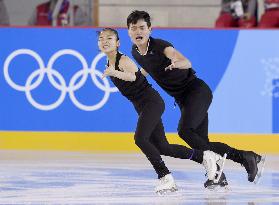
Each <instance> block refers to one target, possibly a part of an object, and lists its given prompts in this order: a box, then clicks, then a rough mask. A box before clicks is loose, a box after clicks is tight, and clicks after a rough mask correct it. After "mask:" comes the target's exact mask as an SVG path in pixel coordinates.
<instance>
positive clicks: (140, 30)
mask: <svg viewBox="0 0 279 205" xmlns="http://www.w3.org/2000/svg"><path fill="white" fill-rule="evenodd" d="M128 33H129V36H130V38H131V40H132V42H133V43H134V44H136V45H137V46H142V45H145V44H147V42H148V39H149V36H150V33H151V27H148V26H147V23H146V22H145V21H144V20H143V19H140V20H138V22H137V23H136V24H130V25H129V30H128Z"/></svg>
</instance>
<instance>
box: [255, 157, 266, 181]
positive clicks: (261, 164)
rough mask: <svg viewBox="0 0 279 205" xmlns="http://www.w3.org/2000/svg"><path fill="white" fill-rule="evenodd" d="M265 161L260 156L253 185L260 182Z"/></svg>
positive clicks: (264, 158)
mask: <svg viewBox="0 0 279 205" xmlns="http://www.w3.org/2000/svg"><path fill="white" fill-rule="evenodd" d="M265 161H266V156H262V159H261V161H260V162H259V163H258V165H259V167H258V169H259V170H258V173H257V175H256V177H255V180H254V184H257V183H259V181H260V178H261V176H262V174H263V171H264V166H265Z"/></svg>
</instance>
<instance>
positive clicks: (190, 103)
mask: <svg viewBox="0 0 279 205" xmlns="http://www.w3.org/2000/svg"><path fill="white" fill-rule="evenodd" d="M212 98H213V96H212V91H211V90H210V88H209V87H208V85H207V84H206V83H205V82H204V81H202V80H201V79H199V78H197V79H194V80H193V81H191V82H190V84H189V86H188V87H187V89H186V90H185V93H184V95H183V98H179V99H176V102H177V104H178V105H179V108H180V111H181V117H180V121H179V125H178V135H179V136H180V137H181V138H182V139H183V140H184V141H185V142H186V143H187V144H188V145H189V146H190V147H192V148H195V149H200V150H211V151H213V152H215V153H218V154H220V155H224V154H225V153H227V155H228V156H227V157H228V159H231V160H233V161H235V162H238V163H241V162H242V159H241V157H240V156H239V154H240V152H241V151H240V150H236V149H234V148H232V147H230V146H228V145H227V144H224V143H221V142H210V141H209V139H208V109H209V106H210V104H211V102H212Z"/></svg>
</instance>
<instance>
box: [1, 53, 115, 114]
mask: <svg viewBox="0 0 279 205" xmlns="http://www.w3.org/2000/svg"><path fill="white" fill-rule="evenodd" d="M18 55H30V56H32V57H33V58H34V59H35V60H36V61H37V63H38V64H39V68H38V69H37V70H35V71H33V72H32V73H31V74H30V75H29V77H28V78H27V80H26V83H25V85H18V84H16V83H15V82H14V81H13V80H12V79H11V77H10V74H9V65H10V63H11V61H12V60H14V58H15V57H16V56H18ZM63 55H72V56H74V57H76V58H77V59H78V60H79V61H80V62H81V64H82V69H81V70H79V71H77V72H76V73H75V74H74V75H73V76H72V78H71V79H70V82H69V85H67V84H66V81H65V79H64V78H63V76H62V75H61V74H60V73H59V72H58V71H57V70H54V69H53V68H52V66H53V64H54V62H55V61H56V60H57V59H58V58H59V57H61V56H63ZM104 56H105V54H104V53H99V54H98V55H97V56H96V57H95V58H94V59H93V61H92V63H91V66H90V68H89V66H88V64H87V62H86V60H85V58H84V57H83V56H82V55H81V54H80V53H79V52H77V51H75V50H72V49H63V50H59V51H58V52H56V53H54V54H53V55H52V56H51V58H50V59H49V61H48V64H47V66H45V64H44V62H43V60H42V58H41V57H40V55H39V54H37V53H36V52H35V51H33V50H30V49H18V50H15V51H13V52H12V53H11V54H10V55H9V56H8V57H7V59H6V60H5V62H4V77H5V80H6V81H7V83H8V84H9V85H10V86H11V87H12V88H14V89H15V90H18V91H22V92H25V95H26V98H27V100H28V101H29V102H30V103H31V104H32V105H33V106H34V107H35V108H37V109H40V110H53V109H55V108H57V107H58V106H59V105H61V103H62V102H63V101H64V99H65V97H66V94H67V93H69V96H70V99H71V101H72V102H73V103H74V105H75V106H76V107H78V108H79V109H81V110H85V111H94V110H98V109H100V108H101V107H103V106H104V104H105V103H106V102H107V101H108V99H109V96H110V93H112V92H117V91H118V89H117V88H116V87H111V86H110V83H109V81H108V79H107V78H103V79H102V78H101V77H102V73H101V72H100V71H98V70H96V65H97V63H98V61H99V60H100V59H101V58H103V57H104ZM45 74H46V75H47V78H48V80H49V82H50V83H51V85H52V86H53V87H54V88H56V89H57V90H59V91H60V92H61V94H60V96H59V97H58V99H57V100H56V101H55V102H54V103H52V104H48V105H43V104H40V103H38V102H36V101H35V100H34V98H33V97H32V95H31V91H32V90H34V89H36V88H37V87H38V86H39V85H40V84H41V83H42V81H43V78H44V76H45ZM88 75H90V76H91V79H92V81H93V83H94V84H95V85H96V86H97V87H98V88H99V89H100V90H102V91H104V96H103V98H102V99H101V101H100V102H98V103H96V104H94V105H84V104H82V103H81V102H79V101H78V100H77V98H76V96H75V91H77V90H78V89H80V88H81V87H82V86H83V85H84V84H85V82H86V80H87V78H88ZM97 76H98V77H99V78H100V79H102V81H103V83H100V81H99V80H98V79H97ZM54 77H56V79H58V81H59V82H57V81H56V80H55V78H54ZM34 79H36V80H35V81H34ZM78 79H80V80H79V81H78V82H77V80H78ZM33 81H34V82H33Z"/></svg>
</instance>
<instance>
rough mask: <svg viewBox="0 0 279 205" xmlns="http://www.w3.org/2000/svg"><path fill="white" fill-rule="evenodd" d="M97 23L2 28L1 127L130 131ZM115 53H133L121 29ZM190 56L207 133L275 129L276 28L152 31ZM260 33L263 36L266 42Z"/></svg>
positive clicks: (173, 124)
mask: <svg viewBox="0 0 279 205" xmlns="http://www.w3.org/2000/svg"><path fill="white" fill-rule="evenodd" d="M98 30H100V29H97V28H76V29H73V28H71V29H67V28H0V45H1V48H0V65H1V68H2V72H1V75H0V93H1V95H0V100H1V107H0V130H3V131H46V132H52V131H54V132H55V131H58V132H60V131H77V132H133V131H134V130H135V126H136V120H137V115H136V112H135V110H134V108H133V106H132V105H131V103H129V102H128V101H127V100H126V99H125V98H124V97H123V96H121V95H120V93H119V92H117V90H116V89H115V87H114V86H113V85H112V83H111V82H110V81H109V80H108V79H104V80H102V79H101V78H100V77H101V74H102V72H103V70H104V67H105V63H106V59H105V57H104V56H103V55H102V54H101V53H99V51H98V48H97V35H96V31H98ZM118 31H119V34H120V39H121V48H120V51H122V52H123V53H125V54H127V55H128V56H130V57H131V54H130V51H131V46H132V44H131V41H130V39H129V37H128V34H127V30H126V29H118ZM152 35H153V37H155V38H163V39H165V40H168V41H170V42H171V43H172V44H173V46H174V47H175V48H177V49H178V50H179V51H180V52H182V53H183V54H184V55H185V56H186V57H187V58H189V59H190V60H191V62H192V65H193V68H194V69H195V70H196V71H197V75H198V76H199V77H201V78H202V79H204V80H205V81H206V82H207V83H208V84H209V86H210V87H211V89H212V91H213V92H214V99H213V103H212V106H211V108H210V112H209V114H210V127H209V131H210V132H214V133H244V134H245V133H259V134H260V133H267V134H272V133H278V122H279V121H278V113H279V111H278V99H277V98H274V97H272V96H273V95H272V94H270V92H273V91H272V90H270V89H268V88H269V87H270V83H271V82H272V80H273V79H270V78H272V75H270V73H272V72H276V71H275V70H274V69H273V68H274V67H275V68H277V69H278V61H277V60H276V59H277V58H278V53H279V41H278V36H279V31H276V30H242V31H239V30H202V29H154V31H153V34H152ZM262 39H265V40H264V41H263V40H262ZM148 80H149V81H150V82H151V83H152V84H153V86H154V87H155V89H157V90H158V91H159V92H160V94H161V95H162V97H163V98H164V100H165V103H166V111H165V113H164V115H163V121H164V126H165V130H166V131H167V132H176V129H177V124H178V120H179V115H180V113H179V109H178V108H175V109H174V108H173V102H174V101H173V99H172V98H170V97H169V96H167V95H166V94H165V92H164V91H162V90H161V89H160V88H159V87H158V86H157V85H156V84H155V83H154V81H153V80H152V79H151V78H148Z"/></svg>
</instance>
